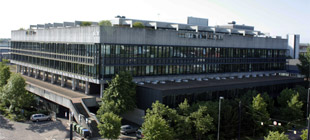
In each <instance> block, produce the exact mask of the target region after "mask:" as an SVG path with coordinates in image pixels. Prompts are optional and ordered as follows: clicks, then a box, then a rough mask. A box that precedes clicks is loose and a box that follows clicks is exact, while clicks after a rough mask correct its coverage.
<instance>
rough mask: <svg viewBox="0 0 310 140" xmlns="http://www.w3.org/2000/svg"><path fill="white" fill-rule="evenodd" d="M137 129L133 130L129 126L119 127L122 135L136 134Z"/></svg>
mask: <svg viewBox="0 0 310 140" xmlns="http://www.w3.org/2000/svg"><path fill="white" fill-rule="evenodd" d="M136 130H137V129H135V128H133V127H132V126H131V125H122V126H121V133H122V134H125V135H126V134H129V133H133V132H136Z"/></svg>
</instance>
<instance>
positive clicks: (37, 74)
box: [34, 69, 40, 79]
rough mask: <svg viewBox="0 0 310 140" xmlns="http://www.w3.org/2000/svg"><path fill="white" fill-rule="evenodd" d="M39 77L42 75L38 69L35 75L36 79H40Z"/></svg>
mask: <svg viewBox="0 0 310 140" xmlns="http://www.w3.org/2000/svg"><path fill="white" fill-rule="evenodd" d="M39 75H40V70H38V69H36V70H35V74H34V78H36V79H38V78H39Z"/></svg>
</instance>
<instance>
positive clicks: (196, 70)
mask: <svg viewBox="0 0 310 140" xmlns="http://www.w3.org/2000/svg"><path fill="white" fill-rule="evenodd" d="M101 49H102V55H103V58H104V59H101V60H102V61H104V62H103V63H104V65H103V66H102V67H104V69H102V71H101V74H104V75H105V77H111V76H113V75H114V74H115V73H118V72H120V71H130V72H131V73H132V75H133V76H153V75H154V76H155V75H175V74H206V73H224V72H251V71H270V70H284V69H285V63H286V58H285V52H286V50H284V49H283V50H280V49H252V48H248V49H241V48H221V47H207V46H206V47H191V46H150V45H117V44H105V45H103V46H102V48H101ZM103 63H102V64H103Z"/></svg>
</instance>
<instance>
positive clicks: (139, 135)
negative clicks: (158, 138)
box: [136, 129, 144, 139]
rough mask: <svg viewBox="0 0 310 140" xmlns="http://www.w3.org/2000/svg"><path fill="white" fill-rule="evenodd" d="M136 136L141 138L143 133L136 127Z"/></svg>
mask: <svg viewBox="0 0 310 140" xmlns="http://www.w3.org/2000/svg"><path fill="white" fill-rule="evenodd" d="M136 137H137V138H138V139H142V138H143V137H144V135H143V133H142V130H141V129H138V130H137V131H136Z"/></svg>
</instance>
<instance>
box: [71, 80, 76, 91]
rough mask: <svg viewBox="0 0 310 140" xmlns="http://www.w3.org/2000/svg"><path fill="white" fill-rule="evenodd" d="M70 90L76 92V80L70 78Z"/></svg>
mask: <svg viewBox="0 0 310 140" xmlns="http://www.w3.org/2000/svg"><path fill="white" fill-rule="evenodd" d="M71 81H72V90H76V79H73V78H72V80H71Z"/></svg>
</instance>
